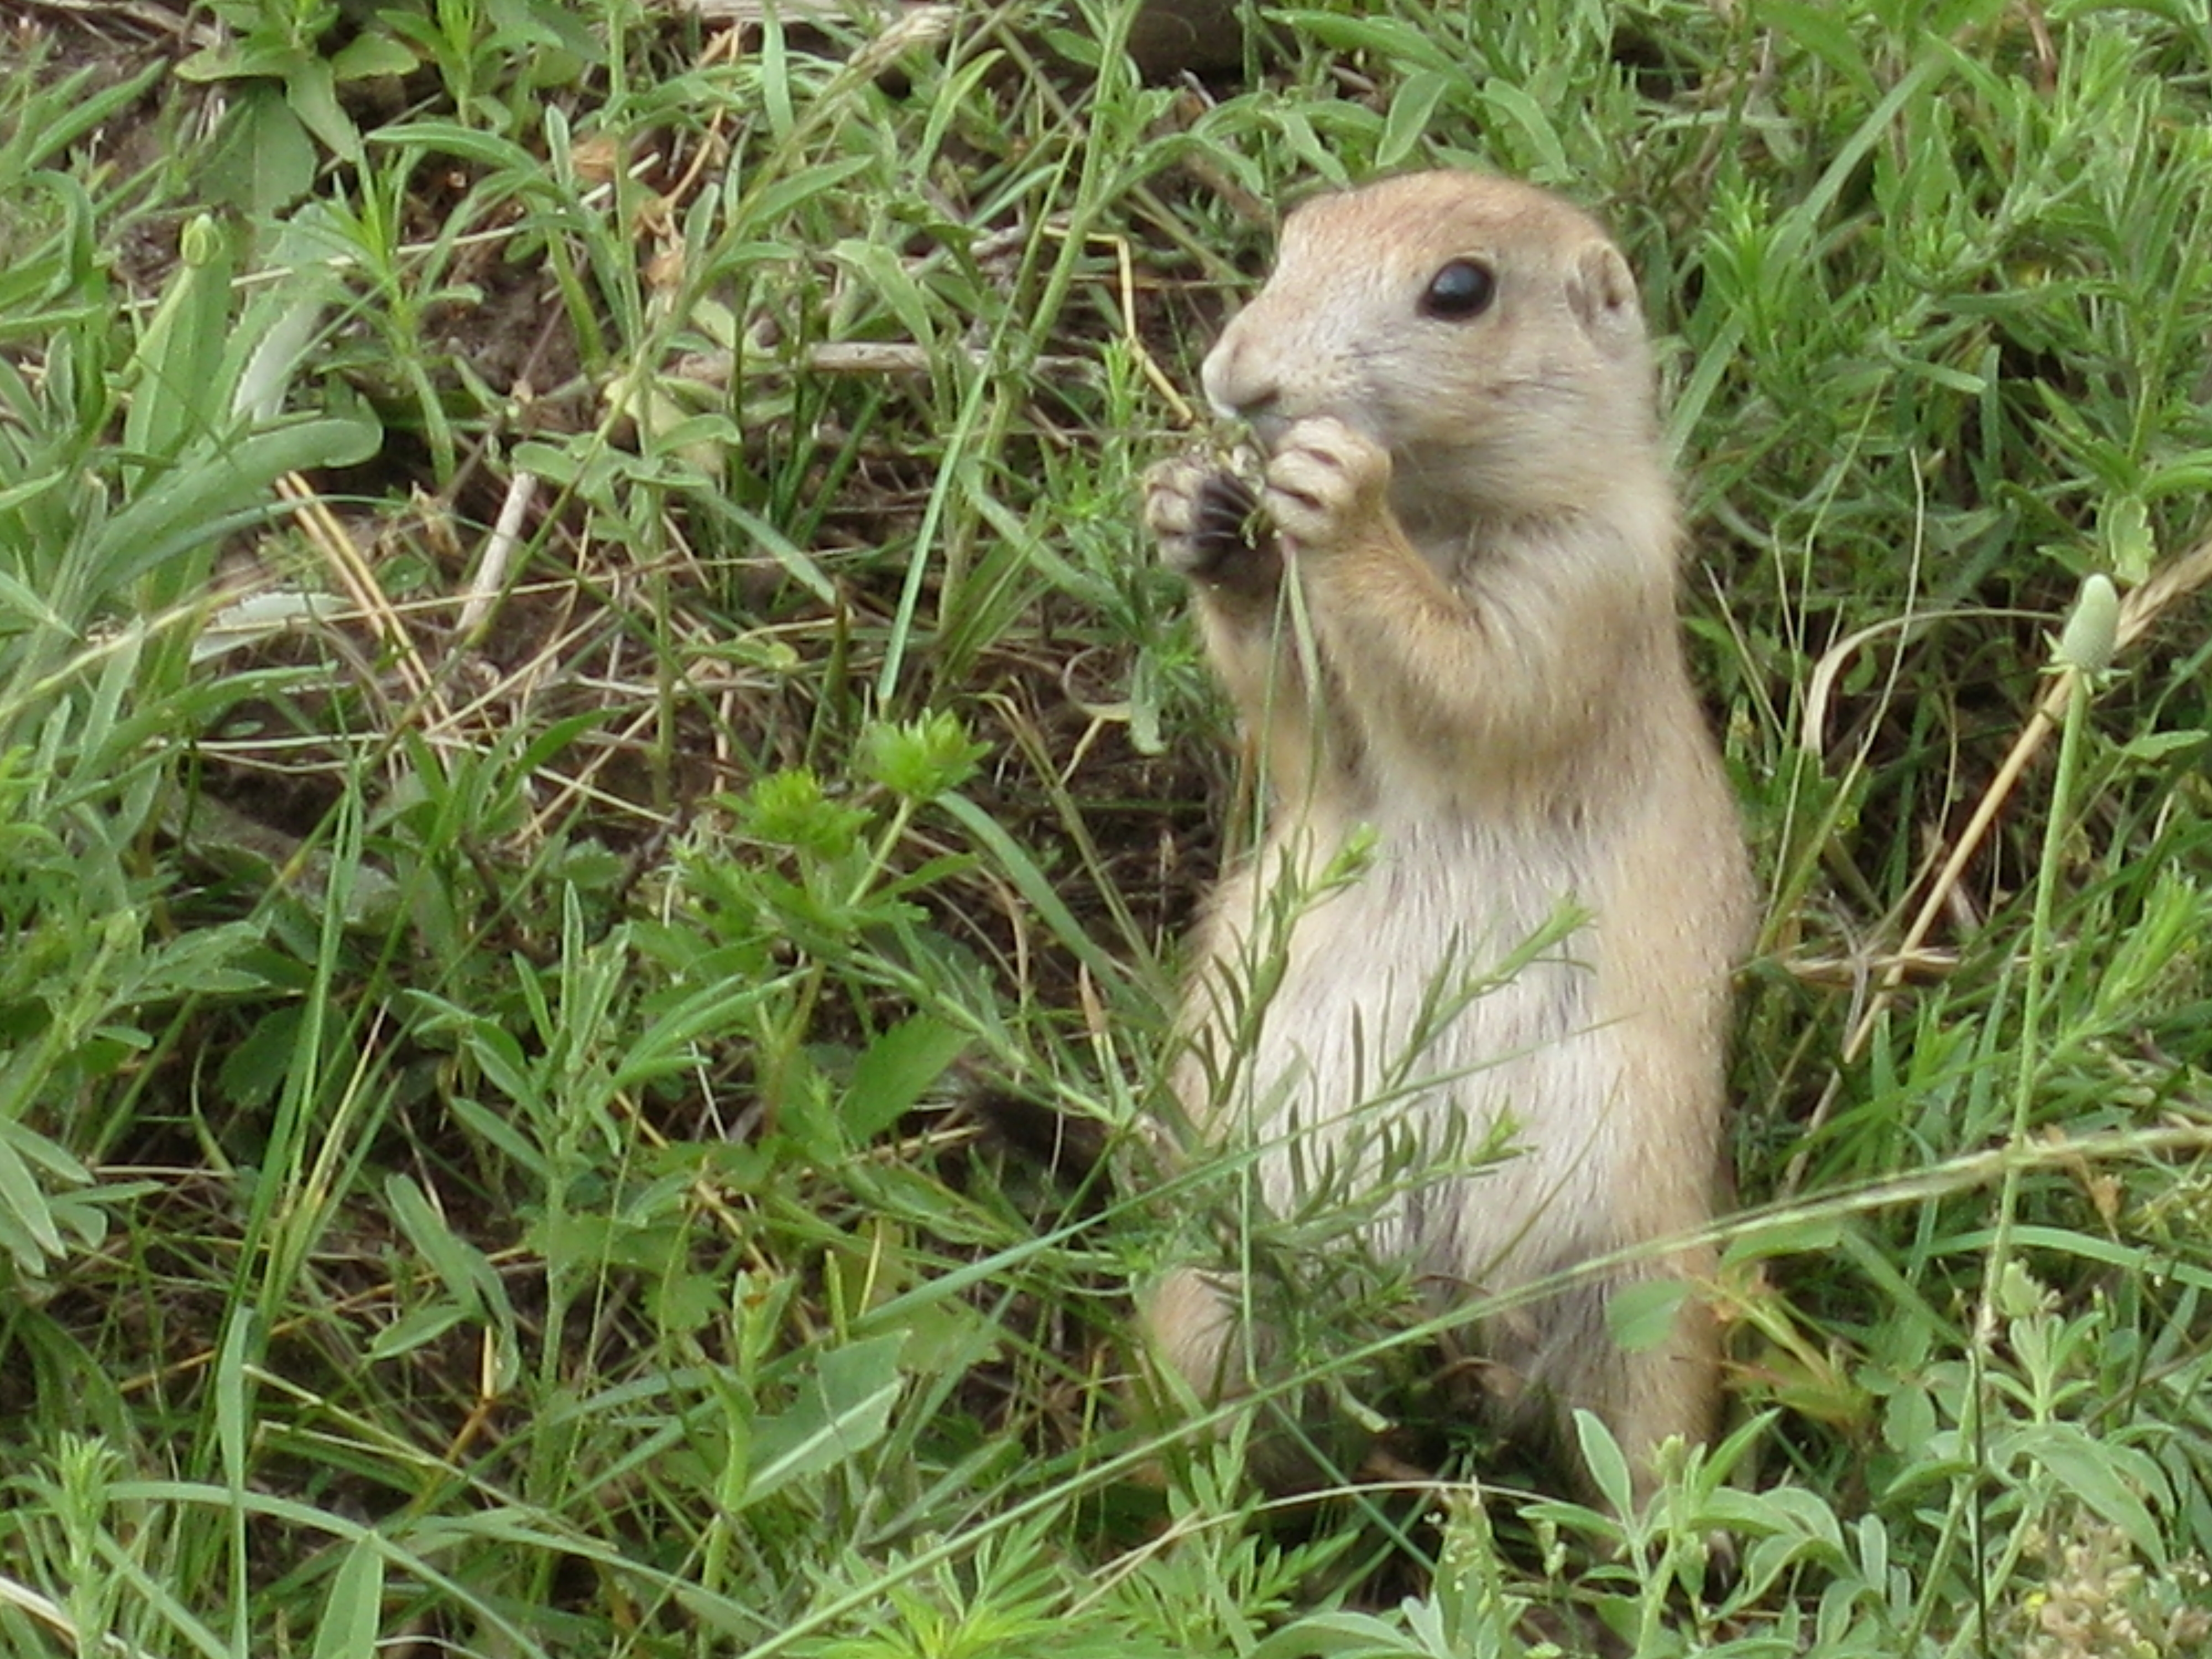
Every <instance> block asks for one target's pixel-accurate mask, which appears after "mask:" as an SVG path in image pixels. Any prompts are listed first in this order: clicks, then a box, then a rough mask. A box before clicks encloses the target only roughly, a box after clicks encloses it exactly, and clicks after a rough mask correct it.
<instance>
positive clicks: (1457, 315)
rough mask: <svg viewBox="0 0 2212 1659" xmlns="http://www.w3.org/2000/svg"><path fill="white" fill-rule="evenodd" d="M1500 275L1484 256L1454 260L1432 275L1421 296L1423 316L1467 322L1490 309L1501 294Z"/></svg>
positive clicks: (1448, 321)
mask: <svg viewBox="0 0 2212 1659" xmlns="http://www.w3.org/2000/svg"><path fill="white" fill-rule="evenodd" d="M1497 294H1498V276H1497V274H1496V273H1495V272H1494V271H1492V270H1491V268H1490V267H1489V266H1488V265H1486V264H1483V263H1482V261H1480V259H1454V260H1452V261H1450V262H1449V264H1446V265H1445V266H1444V267H1443V270H1439V271H1437V274H1436V275H1435V276H1431V277H1430V278H1429V289H1428V292H1427V293H1425V294H1424V295H1421V315H1423V316H1424V317H1435V318H1437V319H1441V320H1442V321H1444V322H1447V323H1461V322H1465V321H1466V320H1467V319H1468V318H1470V317H1480V315H1481V314H1482V313H1484V312H1486V311H1487V310H1489V309H1490V302H1491V301H1492V299H1494V298H1495V297H1497Z"/></svg>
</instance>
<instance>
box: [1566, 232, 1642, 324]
mask: <svg viewBox="0 0 2212 1659" xmlns="http://www.w3.org/2000/svg"><path fill="white" fill-rule="evenodd" d="M1567 304H1568V305H1569V306H1571V307H1573V310H1574V313H1575V315H1576V317H1577V319H1580V320H1581V323H1582V325H1583V328H1584V329H1585V330H1587V331H1589V336H1590V337H1591V338H1592V339H1594V340H1595V341H1596V342H1597V343H1598V345H1599V346H1600V347H1601V349H1605V350H1607V351H1618V350H1620V349H1621V348H1622V347H1624V346H1626V345H1629V344H1632V343H1634V342H1635V341H1636V340H1637V339H1638V337H1640V336H1641V335H1642V333H1643V331H1644V307H1643V304H1642V302H1641V301H1638V299H1637V297H1636V276H1635V273H1634V272H1632V270H1629V268H1628V261H1627V260H1626V259H1624V258H1621V257H1620V249H1619V248H1616V247H1615V246H1613V244H1612V243H1610V242H1595V241H1593V242H1585V243H1583V245H1582V246H1581V247H1580V248H1578V249H1577V250H1576V252H1575V259H1574V264H1573V267H1572V268H1571V270H1569V271H1568V272H1567Z"/></svg>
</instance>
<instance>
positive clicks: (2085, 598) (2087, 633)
mask: <svg viewBox="0 0 2212 1659" xmlns="http://www.w3.org/2000/svg"><path fill="white" fill-rule="evenodd" d="M2119 643H2120V595H2119V592H2118V589H2117V588H2115V587H2114V586H2112V578H2111V577H2110V576H2107V575H2105V574H2101V573H2100V574H2096V575H2093V576H2091V577H2090V578H2089V579H2088V580H2087V581H2085V582H2083V583H2082V584H2081V598H2080V599H2076V600H2075V602H2074V614H2073V615H2072V616H2070V617H2067V619H2066V631H2065V632H2064V633H2063V634H2061V635H2059V636H2058V660H2059V662H2060V663H2061V664H2062V665H2064V666H2065V667H2068V668H2073V669H2078V670H2079V671H2081V672H2082V673H2084V674H2101V673H2103V672H2104V671H2105V670H2106V669H2107V668H2110V667H2111V666H2112V657H2113V653H2115V652H2117V651H2118V648H2119Z"/></svg>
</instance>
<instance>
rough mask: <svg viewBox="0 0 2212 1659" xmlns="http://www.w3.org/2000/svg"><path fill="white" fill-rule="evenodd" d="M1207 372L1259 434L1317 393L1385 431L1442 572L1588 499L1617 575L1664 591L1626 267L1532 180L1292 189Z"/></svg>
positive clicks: (1550, 525) (1654, 433) (1426, 549)
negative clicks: (1272, 262)
mask: <svg viewBox="0 0 2212 1659" xmlns="http://www.w3.org/2000/svg"><path fill="white" fill-rule="evenodd" d="M1477 302H1479V303H1477ZM1204 379H1205V386H1206V396H1207V398H1209V399H1210V400H1211V401H1212V404H1214V406H1215V407H1216V408H1217V409H1218V410H1221V411H1222V412H1223V413H1224V414H1226V415H1231V416H1238V417H1241V418H1243V419H1244V420H1247V421H1249V422H1251V423H1252V425H1253V427H1254V428H1255V430H1256V431H1257V432H1258V433H1259V435H1260V436H1261V440H1262V441H1263V442H1266V443H1267V444H1269V445H1270V446H1272V445H1273V443H1274V442H1275V441H1277V440H1278V439H1279V437H1280V436H1281V435H1282V434H1283V433H1284V432H1285V430H1287V429H1288V428H1289V427H1290V426H1291V424H1292V423H1294V422H1297V421H1299V420H1301V419H1304V418H1305V417H1307V416H1313V415H1316V414H1329V415H1334V416H1336V417H1338V418H1339V419H1341V420H1343V421H1345V422H1346V423H1347V424H1349V425H1351V426H1352V428H1354V429H1355V430H1357V431H1359V432H1361V433H1363V434H1364V435H1365V436H1367V437H1368V438H1370V439H1371V440H1372V441H1374V442H1376V444H1378V445H1380V446H1381V447H1383V448H1384V449H1386V450H1387V451H1389V454H1390V458H1391V462H1392V467H1393V476H1392V479H1391V488H1390V506H1391V507H1392V509H1393V510H1394V512H1395V514H1396V516H1397V518H1398V520H1399V521H1400V523H1401V524H1402V525H1403V526H1404V527H1405V531H1406V533H1407V538H1409V539H1410V540H1411V541H1413V544H1415V546H1416V547H1417V548H1419V550H1420V551H1421V552H1422V553H1423V554H1424V555H1425V556H1426V557H1427V558H1428V559H1429V560H1430V562H1431V563H1432V564H1434V565H1436V566H1437V568H1438V570H1439V574H1443V575H1445V576H1446V577H1447V578H1448V579H1449V578H1453V577H1455V575H1456V574H1457V573H1456V572H1455V570H1454V569H1453V568H1452V567H1453V566H1454V565H1455V563H1456V562H1458V560H1459V558H1460V557H1461V556H1462V554H1464V553H1468V552H1473V551H1474V550H1475V549H1474V547H1473V546H1472V545H1471V544H1475V543H1487V544H1497V543H1500V542H1505V543H1510V542H1515V541H1520V540H1522V539H1523V538H1529V539H1534V540H1535V541H1538V542H1541V541H1544V540H1547V539H1553V538H1556V537H1557V536H1558V533H1559V528H1560V526H1562V525H1565V526H1571V525H1572V524H1573V523H1574V522H1575V521H1577V520H1585V521H1588V520H1601V521H1604V522H1605V523H1607V525H1609V526H1611V527H1612V530H1613V534H1612V535H1611V536H1610V537H1607V538H1606V539H1607V540H1610V541H1613V543H1615V544H1618V545H1620V546H1621V547H1622V548H1624V549H1627V550H1633V554H1632V556H1628V557H1626V558H1625V559H1624V561H1623V562H1621V563H1620V564H1617V565H1616V566H1615V567H1614V568H1613V570H1612V572H1611V574H1612V577H1613V580H1616V581H1619V580H1626V581H1629V582H1631V583H1632V584H1638V585H1640V583H1638V579H1641V581H1642V582H1648V583H1650V584H1652V585H1653V586H1655V587H1656V589H1657V591H1658V592H1660V593H1662V595H1671V585H1672V580H1673V562H1674V512H1673V507H1672V501H1671V492H1670V490H1669V489H1668V483H1667V477H1666V471H1665V468H1664V465H1663V464H1662V459H1661V457H1660V453H1659V441H1658V422H1657V418H1656V412H1655V409H1654V404H1653V391H1652V370H1651V359H1650V347H1649V345H1648V344H1647V343H1646V340H1645V337H1644V317H1643V309H1642V307H1641V306H1640V304H1639V303H1638V299H1637V294H1636V284H1635V281H1634V279H1633V277H1632V275H1631V274H1630V271H1629V270H1628V266H1627V263H1626V261H1625V260H1624V259H1623V258H1621V256H1620V252H1619V251H1618V250H1617V249H1616V248H1615V247H1614V246H1613V243H1612V242H1611V241H1610V240H1608V239H1607V236H1606V234H1605V233H1604V232H1603V231H1602V230H1601V229H1600V228H1598V227H1597V225H1596V224H1595V222H1593V221H1591V220H1590V219H1589V218H1588V217H1587V216H1584V215H1583V214H1582V213H1581V212H1579V211H1577V210H1575V209H1574V208H1572V207H1571V206H1569V205H1567V204H1565V203H1563V202H1561V201H1559V200H1558V199H1557V198H1556V197H1552V196H1549V195H1547V194H1546V193H1544V192H1543V191H1539V190H1535V189H1534V188H1532V187H1530V186H1528V185H1522V184H1518V183H1516V182H1513V181H1511V180H1509V179H1493V178H1486V177H1483V176H1480V175H1476V174H1469V173H1419V174H1415V175H1413V176H1410V177H1407V178H1401V179H1386V180H1384V181H1383V182H1382V183H1380V184H1376V185H1368V186H1366V187H1365V188H1364V189H1361V190H1356V191H1349V192H1346V193H1343V194H1339V195H1332V196H1324V197H1316V199H1314V200H1312V201H1310V202H1308V203H1307V204H1304V206H1303V207H1301V208H1299V209H1298V210H1297V211H1295V212H1293V213H1292V214H1291V216H1290V218H1289V220H1288V221H1287V222H1285V225H1284V227H1283V235H1282V246H1281V251H1280V253H1279V258H1278V260H1277V264H1276V266H1275V270H1274V272H1273V276H1270V278H1269V279H1268V282H1267V287H1266V288H1265V289H1263V290H1262V291H1261V294H1260V295H1259V296H1258V297H1257V298H1256V299H1255V300H1254V301H1252V303H1251V304H1250V305H1249V306H1247V307H1245V308H1244V310H1243V312H1241V313H1239V314H1238V315H1237V317H1236V318H1235V319H1234V320H1232V321H1231V324H1230V325H1229V326H1228V329H1227V330H1226V331H1225V332H1224V334H1223V335H1222V337H1221V339H1220V341H1219V343H1218V344H1216V346H1215V347H1214V349H1213V350H1212V353H1211V354H1210V355H1209V356H1207V358H1206V367H1205V371H1204ZM1569 533H1570V538H1571V535H1572V532H1571V530H1570V532H1569Z"/></svg>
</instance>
